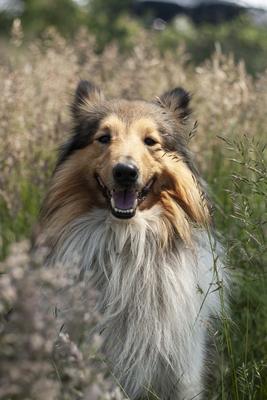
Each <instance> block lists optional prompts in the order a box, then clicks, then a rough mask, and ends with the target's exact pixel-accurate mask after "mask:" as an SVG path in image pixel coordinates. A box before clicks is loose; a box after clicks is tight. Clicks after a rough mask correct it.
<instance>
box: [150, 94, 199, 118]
mask: <svg viewBox="0 0 267 400" xmlns="http://www.w3.org/2000/svg"><path fill="white" fill-rule="evenodd" d="M190 100H191V95H190V93H188V92H187V91H186V90H184V89H183V88H181V87H176V88H175V89H173V90H170V91H168V92H165V93H164V94H163V95H162V96H160V97H157V98H156V103H157V104H158V105H159V106H160V107H162V108H165V109H167V110H169V111H171V112H172V113H173V114H174V116H175V118H176V119H179V120H180V121H181V122H185V121H186V119H187V118H188V116H189V115H190V113H191V110H190V108H189V103H190Z"/></svg>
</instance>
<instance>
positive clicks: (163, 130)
mask: <svg viewBox="0 0 267 400" xmlns="http://www.w3.org/2000/svg"><path fill="white" fill-rule="evenodd" d="M188 103H189V95H188V94H187V93H186V92H185V91H183V90H182V89H175V90H173V91H171V92H169V93H165V94H164V95H163V96H162V97H161V98H158V99H157V100H156V102H154V103H147V102H144V101H126V100H112V101H107V100H105V99H104V96H103V95H102V93H101V92H100V90H99V89H98V88H96V87H95V86H93V85H91V84H89V83H88V82H83V81H82V82H81V83H80V84H79V86H78V88H77V91H76V94H75V100H74V103H73V105H72V112H73V118H74V135H73V136H72V137H71V138H70V140H69V141H68V142H67V144H66V145H65V146H64V147H63V150H62V152H61V156H60V159H59V162H58V166H57V169H56V171H55V174H54V176H53V179H52V184H51V187H50V189H49V192H48V195H47V198H46V201H45V202H44V207H43V212H42V223H43V226H44V229H45V230H46V231H47V232H48V233H49V236H51V237H52V238H53V239H52V240H53V241H54V240H55V238H56V237H58V236H59V235H60V233H61V232H62V230H63V229H64V227H66V226H67V225H68V224H69V223H70V222H71V221H73V220H74V219H76V218H79V217H81V216H83V215H85V214H86V213H88V212H90V210H92V209H93V208H109V207H110V204H109V202H108V200H107V199H106V198H105V197H104V196H103V193H101V190H100V188H99V184H98V182H97V180H96V176H98V177H99V178H100V179H101V182H103V184H104V185H105V187H106V189H107V190H108V191H112V190H114V187H115V183H114V178H113V175H112V170H113V168H114V166H115V165H116V164H117V163H120V162H125V160H131V162H132V163H134V165H136V166H137V167H138V170H139V175H140V177H139V179H138V183H137V185H136V188H135V190H136V191H141V190H142V188H144V187H145V185H146V184H147V182H149V181H150V180H151V179H154V180H155V182H154V184H153V186H152V187H151V189H150V190H149V193H148V194H147V196H146V197H145V198H144V199H143V201H142V202H141V203H140V204H139V206H138V208H139V210H140V211H143V210H146V209H149V208H151V207H152V206H154V205H155V204H160V205H161V206H162V218H165V219H166V221H168V224H167V225H168V226H170V232H169V235H170V236H171V235H172V233H174V232H176V233H178V234H179V235H180V237H181V239H182V240H183V241H185V242H187V243H190V236H191V227H192V226H193V225H194V224H197V225H200V226H205V225H207V224H209V222H210V215H209V210H208V205H207V201H206V199H205V196H204V194H203V189H202V188H201V185H200V183H199V180H198V176H197V172H196V169H195V167H194V165H193V162H192V159H191V156H190V153H189V152H188V150H187V148H186V141H185V138H184V136H183V132H184V127H183V125H184V123H185V120H186V118H187V116H188V114H189V109H188ZM105 135H108V136H110V138H111V139H110V143H108V144H103V143H100V139H101V137H103V136H105ZM147 138H149V140H152V141H154V142H155V144H153V142H152V145H147V144H146V140H147ZM133 218H134V217H133Z"/></svg>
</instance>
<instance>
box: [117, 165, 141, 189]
mask: <svg viewBox="0 0 267 400" xmlns="http://www.w3.org/2000/svg"><path fill="white" fill-rule="evenodd" d="M113 177H114V179H115V181H116V182H117V183H118V184H119V185H121V186H131V185H132V184H133V183H135V182H136V181H137V179H138V168H137V167H136V166H135V165H133V164H122V163H118V164H117V165H115V167H114V168H113Z"/></svg>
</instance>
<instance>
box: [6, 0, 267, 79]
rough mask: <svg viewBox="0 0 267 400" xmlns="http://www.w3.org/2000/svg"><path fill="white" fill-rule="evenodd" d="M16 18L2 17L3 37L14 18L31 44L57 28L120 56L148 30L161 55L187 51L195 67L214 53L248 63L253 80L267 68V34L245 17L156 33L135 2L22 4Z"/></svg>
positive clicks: (46, 0)
mask: <svg viewBox="0 0 267 400" xmlns="http://www.w3.org/2000/svg"><path fill="white" fill-rule="evenodd" d="M18 4H19V7H18V8H17V11H16V12H14V13H7V12H3V11H2V12H0V33H1V34H2V35H3V34H5V35H8V33H9V32H10V30H11V26H12V23H13V21H14V18H15V17H19V18H20V19H21V23H22V26H23V29H24V32H25V35H26V37H27V38H28V39H32V38H33V37H36V36H37V37H40V36H41V35H42V34H43V32H44V31H45V30H46V29H47V28H49V27H51V26H52V27H54V28H56V29H57V31H59V32H60V33H61V34H62V35H63V36H65V37H68V38H70V37H71V38H73V37H74V36H75V35H76V33H77V31H78V30H79V29H80V28H81V27H85V28H87V29H88V30H89V32H90V33H91V34H93V35H94V36H95V38H96V42H95V47H96V50H97V52H101V51H103V50H104V48H105V47H106V46H108V45H109V44H110V43H112V42H116V45H117V46H118V47H119V48H120V50H121V51H130V50H132V49H133V48H134V46H135V44H136V43H138V42H139V41H140V38H141V36H142V30H143V29H146V31H147V33H148V32H150V35H151V37H153V38H154V43H155V45H156V46H157V47H158V48H159V49H160V50H161V52H163V53H164V52H166V51H172V52H175V49H176V48H177V47H178V46H181V45H183V46H184V47H185V49H186V51H187V52H188V53H189V54H190V59H191V61H192V62H193V63H194V65H199V64H200V63H202V62H203V61H204V60H205V59H207V58H209V57H210V56H211V55H212V53H213V52H214V49H215V47H216V46H217V47H218V46H220V47H221V49H222V51H223V52H224V53H225V54H233V55H234V57H235V60H236V61H239V60H245V62H246V65H247V69H248V71H249V72H250V73H252V74H253V75H255V74H257V73H258V72H262V71H264V70H265V68H266V67H267V61H266V60H267V30H266V26H257V25H256V24H255V23H254V22H253V21H252V20H251V19H250V18H249V17H247V16H246V15H242V16H241V17H238V18H236V19H234V20H231V21H228V22H223V23H221V24H216V25H209V24H204V25H203V24H202V25H194V24H193V23H192V22H190V20H189V19H186V18H184V17H178V18H176V19H175V20H174V21H173V22H172V23H169V24H167V25H166V28H165V29H163V30H160V31H156V30H154V29H153V28H152V27H151V16H150V18H147V17H143V18H137V16H135V15H134V14H133V12H132V4H133V1H132V0H84V1H81V2H80V3H79V2H77V1H74V0H57V1H53V0H38V1H36V0H20V1H18Z"/></svg>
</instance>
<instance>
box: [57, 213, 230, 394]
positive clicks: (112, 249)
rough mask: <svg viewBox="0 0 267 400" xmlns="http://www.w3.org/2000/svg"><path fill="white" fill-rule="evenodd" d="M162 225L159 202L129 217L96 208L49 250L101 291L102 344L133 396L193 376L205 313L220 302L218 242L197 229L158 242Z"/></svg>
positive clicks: (199, 354) (196, 371)
mask: <svg viewBox="0 0 267 400" xmlns="http://www.w3.org/2000/svg"><path fill="white" fill-rule="evenodd" d="M164 229H165V230H166V229H167V228H166V226H165V224H164V220H163V219H162V216H161V209H160V207H159V206H154V207H153V208H152V209H150V210H145V211H142V212H139V211H137V215H136V216H135V218H133V219H132V220H127V221H123V220H117V219H115V218H114V217H112V216H111V215H110V213H109V211H105V210H100V209H95V210H93V211H91V212H90V213H88V214H87V215H84V216H83V217H82V218H79V219H77V220H75V221H74V222H72V223H71V224H70V225H69V226H67V227H66V228H65V229H64V232H62V235H61V238H60V241H59V243H58V244H57V246H56V247H55V250H54V253H53V261H60V262H61V263H62V264H65V263H67V264H70V263H71V262H75V264H77V260H78V265H79V268H80V274H81V275H82V276H83V278H84V279H89V280H90V282H91V283H92V284H93V285H94V286H95V287H96V288H97V289H98V290H99V291H100V293H101V295H100V299H99V302H98V304H97V308H98V309H99V310H100V312H101V313H102V315H103V319H102V322H101V327H99V329H100V330H101V331H102V335H103V337H104V351H105V352H106V354H107V355H108V358H109V361H110V363H111V365H112V368H113V370H114V373H115V375H116V376H117V378H118V379H119V380H120V381H121V382H122V384H123V386H124V388H125V390H126V392H127V393H128V394H129V395H130V396H131V397H132V398H135V397H137V396H139V395H140V394H141V393H142V391H143V389H144V388H148V389H149V388H155V389H156V390H157V391H158V393H160V394H161V396H162V398H163V399H167V398H168V396H170V394H169V393H170V391H171V390H174V391H175V390H176V389H175V387H176V386H177V384H178V385H179V382H181V383H183V384H184V385H186V383H187V381H188V382H192V381H194V376H195V377H196V380H197V379H198V378H197V376H198V375H199V368H201V364H202V362H203V358H204V346H205V340H206V337H205V336H206V330H207V329H206V328H207V324H208V321H209V317H210V316H211V315H214V314H218V313H219V312H220V309H221V302H222V296H223V289H222V287H223V280H224V267H223V265H222V262H221V261H220V259H219V258H218V253H220V252H221V250H220V246H219V245H218V244H216V243H215V240H214V238H213V237H212V236H211V235H210V233H209V232H206V231H204V230H198V229H194V230H193V234H192V236H193V239H192V246H186V245H185V244H184V243H183V242H182V241H181V240H180V238H179V237H176V238H175V239H174V240H172V241H171V242H170V243H169V244H168V245H167V246H163V244H162V243H163V236H164V235H163V233H164ZM165 236H166V231H165ZM218 289H219V290H218ZM196 355H197V357H196ZM193 360H198V361H197V362H195V361H193ZM163 376H164V377H165V378H164V379H162V377H163ZM163 381H164V383H162V382H163ZM187 384H188V383H187ZM196 385H198V390H199V385H200V386H201V383H200V382H196ZM192 393H195V392H192ZM164 396H165V397H164Z"/></svg>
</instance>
